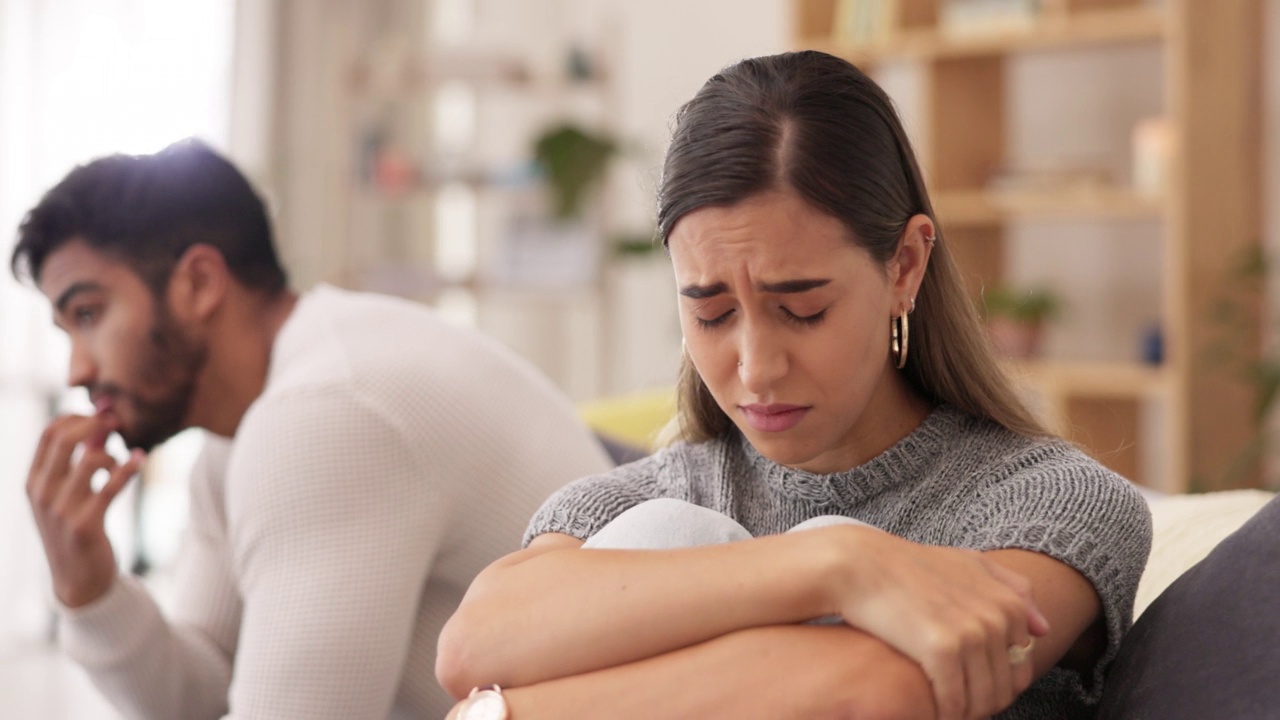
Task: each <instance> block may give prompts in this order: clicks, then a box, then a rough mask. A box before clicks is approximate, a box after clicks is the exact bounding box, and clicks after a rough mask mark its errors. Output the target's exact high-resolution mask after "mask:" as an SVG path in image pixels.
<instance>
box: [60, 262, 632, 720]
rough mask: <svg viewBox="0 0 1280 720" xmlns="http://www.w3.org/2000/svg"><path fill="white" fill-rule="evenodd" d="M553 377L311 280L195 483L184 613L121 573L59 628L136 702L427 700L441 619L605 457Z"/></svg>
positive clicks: (296, 709)
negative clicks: (531, 522)
mask: <svg viewBox="0 0 1280 720" xmlns="http://www.w3.org/2000/svg"><path fill="white" fill-rule="evenodd" d="M609 466H610V465H609V462H608V459H607V457H606V456H605V454H604V451H603V449H602V448H601V446H600V445H599V443H598V442H597V441H596V440H595V438H594V437H593V436H592V435H591V434H590V432H589V431H588V430H587V429H586V428H585V427H583V426H582V425H581V424H580V423H579V422H578V420H577V419H576V416H575V413H574V410H573V408H572V407H571V406H570V404H569V403H568V402H567V401H566V400H565V399H564V398H563V397H562V396H561V395H560V394H559V393H557V392H556V390H555V389H554V388H553V387H552V386H551V384H550V383H549V382H548V381H547V380H546V379H545V378H543V377H542V376H540V375H539V374H537V373H536V372H535V371H534V370H533V369H532V368H530V367H529V366H528V365H527V364H526V363H524V362H523V361H521V360H519V359H518V358H516V357H515V355H514V354H513V353H511V352H510V351H508V350H506V349H504V348H503V347H501V346H499V345H498V344H497V343H496V342H494V341H492V340H489V339H487V338H484V337H482V336H480V335H478V334H476V333H474V332H470V331H467V330H464V329H460V328H456V327H453V326H450V325H448V324H446V323H444V322H443V321H441V320H440V319H439V318H438V317H437V316H435V315H434V314H433V313H432V312H431V311H429V310H426V309H425V308H422V307H421V306H418V305H415V304H412V303H408V302H404V301H399V300H394V299H391V298H386V297H380V296H373V295H361V294H354V293H348V292H345V291H341V290H337V289H333V288H328V287H320V288H317V289H316V290H314V291H312V292H310V293H307V294H306V295H304V296H303V297H302V298H301V300H300V301H299V303H298V305H297V306H296V308H295V309H294V311H293V314H292V316H291V317H290V318H289V320H288V321H287V323H286V324H285V325H284V327H283V328H282V330H281V331H280V334H279V336H278V337H277V339H276V343H275V347H274V349H273V353H272V359H271V367H270V371H269V373H268V378H267V383H266V387H265V389H264V391H263V393H262V395H261V396H260V397H259V398H258V399H257V401H255V402H254V403H253V405H252V406H251V407H250V408H249V411H248V412H247V413H246V415H245V417H244V419H243V421H242V422H241V424H240V427H239V429H238V431H237V433H236V436H235V438H234V439H232V440H230V441H227V440H224V439H217V438H210V440H209V441H208V443H207V446H206V448H205V451H204V453H203V455H202V457H201V459H200V461H199V463H198V464H197V469H196V472H195V474H194V476H193V477H192V482H191V519H190V526H189V530H188V538H187V543H186V545H185V547H184V551H183V554H182V556H181V557H180V559H179V568H178V580H177V592H176V602H175V603H174V606H175V607H176V610H175V612H173V613H172V614H171V616H169V617H165V616H164V615H163V614H162V612H161V611H160V609H159V608H158V607H157V605H156V603H155V602H154V601H153V600H152V598H151V596H150V595H149V594H148V592H147V591H146V589H145V588H144V587H143V586H142V585H141V584H140V583H139V582H137V581H136V580H135V579H133V578H130V577H127V576H122V577H120V578H119V579H118V581H117V582H116V583H115V584H114V585H113V587H112V589H111V590H110V591H109V592H108V593H107V594H106V595H105V596H104V597H102V598H100V599H99V600H98V601H96V602H94V603H92V604H90V605H88V606H86V607H84V608H79V609H77V610H64V611H63V615H64V619H65V623H64V628H63V644H64V646H65V648H66V650H67V652H68V653H69V654H70V655H71V656H72V657H73V658H74V659H75V660H77V661H78V662H79V663H80V664H81V665H83V666H84V667H85V668H86V669H87V670H88V672H89V674H90V675H91V676H92V678H93V681H94V682H95V683H96V684H97V686H98V687H99V688H100V689H101V690H102V691H103V692H104V693H105V694H106V695H107V696H108V697H109V698H110V699H111V700H112V702H113V703H114V704H115V705H116V707H117V708H119V709H120V710H121V712H123V713H124V714H125V715H126V716H128V717H138V718H157V719H160V718H164V719H165V720H169V719H172V718H184V719H186V720H195V719H199V718H218V717H229V718H238V719H246V718H273V719H284V718H298V719H299V720H301V719H303V718H305V719H306V720H317V719H319V718H343V719H344V720H345V719H349V718H387V717H392V718H431V719H432V720H435V719H436V718H440V717H443V716H444V714H445V713H446V712H447V711H448V709H449V707H450V706H451V705H452V704H453V701H452V700H450V699H449V698H448V696H447V694H446V693H445V692H444V691H443V690H442V689H441V688H440V687H439V686H438V685H437V683H436V680H435V671H434V665H435V649H436V637H437V635H438V634H439V632H440V628H441V626H442V625H443V624H444V622H445V620H446V619H448V617H449V616H450V615H451V614H452V613H453V610H454V608H455V607H456V606H457V605H458V602H459V601H460V600H461V598H462V594H463V592H464V591H465V590H466V589H467V586H468V585H469V584H470V582H471V580H472V578H473V577H474V576H475V575H476V574H477V573H478V572H479V571H480V570H481V569H483V568H484V567H485V566H486V565H487V564H489V563H490V562H492V561H493V560H496V559H497V558H499V557H500V556H502V555H504V554H506V553H508V552H510V551H512V550H514V549H515V548H517V547H518V546H519V542H520V534H521V531H522V530H523V529H524V527H525V524H526V522H527V521H528V519H529V517H530V516H531V515H532V514H533V512H534V511H535V510H536V509H537V508H538V505H539V504H540V503H541V502H542V501H543V500H544V499H545V498H546V497H547V496H548V495H550V494H551V493H552V492H553V491H554V490H556V489H557V488H559V487H560V486H562V485H563V484H565V483H566V482H568V481H570V480H573V479H575V478H578V477H582V476H584V475H588V474H592V473H599V472H602V471H604V470H605V469H606V468H608V467H609Z"/></svg>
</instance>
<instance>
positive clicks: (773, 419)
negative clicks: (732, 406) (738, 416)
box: [739, 405, 812, 432]
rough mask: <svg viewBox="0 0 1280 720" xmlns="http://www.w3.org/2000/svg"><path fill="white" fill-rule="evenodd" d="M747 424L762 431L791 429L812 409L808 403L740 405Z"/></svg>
mask: <svg viewBox="0 0 1280 720" xmlns="http://www.w3.org/2000/svg"><path fill="white" fill-rule="evenodd" d="M739 407H740V408H741V409H742V414H743V415H744V416H745V417H746V419H747V424H748V425H750V426H751V428H752V429H754V430H759V431H761V432H782V431H784V430H790V429H791V428H793V427H795V426H796V425H799V424H800V421H801V420H803V419H804V417H805V415H808V414H809V411H810V410H811V409H812V407H811V406H807V405H740V406H739Z"/></svg>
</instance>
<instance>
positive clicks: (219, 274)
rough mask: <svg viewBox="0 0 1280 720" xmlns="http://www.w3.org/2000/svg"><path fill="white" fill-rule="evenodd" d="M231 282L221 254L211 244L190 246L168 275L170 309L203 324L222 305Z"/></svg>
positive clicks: (180, 316)
mask: <svg viewBox="0 0 1280 720" xmlns="http://www.w3.org/2000/svg"><path fill="white" fill-rule="evenodd" d="M230 283H231V277H230V273H229V271H228V270H227V262H226V259H224V258H223V257H222V253H221V252H219V251H218V250H217V249H216V248H214V247H213V246H212V245H204V244H196V245H192V246H191V247H189V248H187V250H186V252H184V253H182V257H180V258H178V262H177V263H175V264H174V266H173V273H172V274H170V276H169V291H168V300H169V309H170V312H172V313H173V314H174V316H175V317H177V318H178V319H181V320H184V321H187V322H195V323H203V322H205V321H207V320H208V319H209V318H210V317H212V316H213V315H214V313H215V312H217V310H218V308H219V307H221V306H222V302H223V300H225V299H226V294H227V290H228V288H229V286H230Z"/></svg>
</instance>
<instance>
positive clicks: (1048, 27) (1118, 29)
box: [800, 6, 1168, 66]
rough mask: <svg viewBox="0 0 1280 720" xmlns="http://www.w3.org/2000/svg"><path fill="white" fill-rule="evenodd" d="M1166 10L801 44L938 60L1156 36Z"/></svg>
mask: <svg viewBox="0 0 1280 720" xmlns="http://www.w3.org/2000/svg"><path fill="white" fill-rule="evenodd" d="M1167 27H1168V23H1167V20H1166V17H1165V13H1164V12H1163V11H1161V10H1160V9H1158V8H1152V7H1145V6H1138V7H1122V8H1112V9H1105V10H1090V11H1084V12H1077V13H1064V14H1057V13H1046V15H1045V16H1044V17H1043V18H1041V19H1040V20H1038V21H1036V24H1035V26H1034V27H1033V28H1030V29H1027V30H1022V31H1001V32H992V33H981V34H978V33H964V34H956V33H948V32H945V31H940V30H935V29H927V30H904V31H901V32H899V33H898V34H896V35H894V36H891V37H888V38H886V39H885V40H884V41H883V42H880V43H877V44H874V45H866V46H851V45H849V44H847V43H841V42H837V41H834V40H832V39H830V38H808V39H802V40H801V43H800V44H801V45H802V46H804V47H808V48H812V49H815V50H823V51H825V52H829V53H831V54H833V55H839V56H840V57H843V58H845V59H847V60H849V61H850V62H852V63H854V64H855V65H858V66H864V65H874V64H876V63H880V62H885V61H890V60H938V59H945V58H966V57H980V56H992V55H1006V54H1013V53H1025V52H1036V51H1045V50H1059V49H1068V48H1079V47H1089V46H1095V45H1114V44H1125V43H1135V42H1158V41H1160V40H1162V39H1163V38H1164V37H1165V35H1166V33H1167Z"/></svg>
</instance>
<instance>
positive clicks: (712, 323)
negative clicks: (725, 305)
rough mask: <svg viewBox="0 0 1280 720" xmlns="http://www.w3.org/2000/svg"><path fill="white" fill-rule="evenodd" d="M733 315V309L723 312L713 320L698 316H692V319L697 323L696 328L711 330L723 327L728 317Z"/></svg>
mask: <svg viewBox="0 0 1280 720" xmlns="http://www.w3.org/2000/svg"><path fill="white" fill-rule="evenodd" d="M732 314H733V309H732V308H730V309H729V310H725V311H724V312H722V313H720V314H719V315H717V316H715V317H713V318H704V317H702V316H700V315H694V319H695V320H697V321H698V327H701V328H706V329H711V328H717V327H720V326H721V325H724V324H725V322H726V321H728V319H729V316H730V315H732Z"/></svg>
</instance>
